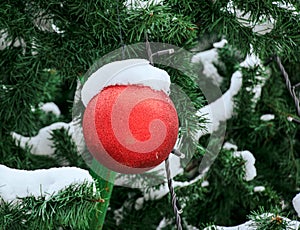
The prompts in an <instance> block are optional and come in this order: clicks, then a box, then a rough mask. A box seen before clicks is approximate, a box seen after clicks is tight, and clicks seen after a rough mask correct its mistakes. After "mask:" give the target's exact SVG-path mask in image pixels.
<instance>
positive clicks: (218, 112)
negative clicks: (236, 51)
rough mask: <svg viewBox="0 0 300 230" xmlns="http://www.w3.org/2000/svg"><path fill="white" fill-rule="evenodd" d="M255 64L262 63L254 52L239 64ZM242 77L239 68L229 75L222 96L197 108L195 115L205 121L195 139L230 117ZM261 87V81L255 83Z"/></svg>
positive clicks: (211, 130)
mask: <svg viewBox="0 0 300 230" xmlns="http://www.w3.org/2000/svg"><path fill="white" fill-rule="evenodd" d="M256 65H262V63H261V60H260V59H259V58H258V57H257V56H256V55H255V54H254V53H251V54H248V55H247V56H246V58H245V60H244V61H243V62H242V63H241V64H240V66H241V67H245V68H252V67H254V66H256ZM242 77H243V76H242V72H241V70H237V71H236V72H234V73H233V74H232V77H231V82H230V88H229V89H228V90H227V91H226V92H225V93H224V94H223V96H222V97H220V98H219V99H217V100H216V101H214V102H212V103H210V104H209V105H206V106H204V107H202V108H201V109H200V110H198V112H197V113H196V114H197V116H201V117H203V118H205V119H206V120H207V123H206V124H205V126H206V129H201V130H199V131H198V132H197V133H196V135H195V139H199V138H200V137H201V136H203V135H205V134H211V133H212V132H214V131H216V130H217V129H218V127H219V124H220V122H221V121H226V120H227V119H229V118H231V117H232V115H233V109H234V96H235V95H236V94H237V93H238V92H239V90H240V89H241V87H242ZM262 87H263V83H259V84H258V85H257V88H262ZM259 96H260V94H259V95H258V96H257V98H255V100H258V97H259Z"/></svg>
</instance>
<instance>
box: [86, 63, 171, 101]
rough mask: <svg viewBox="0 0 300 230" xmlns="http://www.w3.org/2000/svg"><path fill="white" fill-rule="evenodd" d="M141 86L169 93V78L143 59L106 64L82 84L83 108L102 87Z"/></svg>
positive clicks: (165, 73) (162, 71) (164, 72)
mask: <svg viewBox="0 0 300 230" xmlns="http://www.w3.org/2000/svg"><path fill="white" fill-rule="evenodd" d="M133 84H135V85H143V86H149V87H151V88H152V89H154V90H159V91H160V90H161V91H164V92H165V93H166V94H169V93H170V84H171V81H170V76H169V74H168V73H167V72H166V71H164V70H162V69H159V68H156V67H154V66H152V65H150V63H149V61H147V60H145V59H127V60H122V61H115V62H111V63H109V64H106V65H104V66H102V67H101V68H99V69H98V70H97V71H96V72H94V73H93V74H92V75H91V76H90V77H89V78H88V80H87V81H86V82H85V83H84V85H83V87H82V90H81V100H82V102H83V104H84V105H85V106H87V104H88V103H89V101H90V100H91V99H92V98H93V97H94V96H95V95H97V94H98V93H99V92H100V91H101V90H102V89H103V88H104V87H107V86H111V85H133Z"/></svg>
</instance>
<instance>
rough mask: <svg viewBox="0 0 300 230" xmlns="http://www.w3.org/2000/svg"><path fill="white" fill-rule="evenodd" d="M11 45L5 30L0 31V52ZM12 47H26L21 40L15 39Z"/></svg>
mask: <svg viewBox="0 0 300 230" xmlns="http://www.w3.org/2000/svg"><path fill="white" fill-rule="evenodd" d="M11 43H12V41H11V40H9V39H8V33H7V32H6V31H5V30H3V29H2V30H0V50H4V49H5V48H6V47H8V46H10V45H11ZM13 46H14V47H19V46H21V47H23V48H25V47H26V44H25V41H24V39H22V38H16V39H15V41H14V43H13Z"/></svg>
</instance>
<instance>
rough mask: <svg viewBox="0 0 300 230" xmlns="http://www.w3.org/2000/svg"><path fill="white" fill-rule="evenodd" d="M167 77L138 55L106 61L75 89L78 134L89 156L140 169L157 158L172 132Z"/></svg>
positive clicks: (122, 168) (120, 168)
mask: <svg viewBox="0 0 300 230" xmlns="http://www.w3.org/2000/svg"><path fill="white" fill-rule="evenodd" d="M169 87H170V77H169V75H168V74H167V72H165V71H164V70H161V69H158V68H156V67H154V66H152V65H150V64H149V61H147V60H144V59H128V60H123V61H115V62H112V63H109V64H106V65H104V66H102V67H101V68H99V69H98V70H97V71H96V72H94V73H93V74H92V75H91V76H90V77H89V78H88V79H87V81H86V82H85V84H84V85H83V88H82V90H81V100H82V102H83V104H84V106H85V107H86V109H85V111H84V115H83V119H82V127H83V135H84V139H85V143H86V146H87V148H88V150H89V151H90V153H91V154H92V156H93V157H94V158H95V159H96V160H97V161H98V162H99V163H100V164H102V165H103V166H105V167H106V168H108V169H110V170H113V171H115V172H119V173H125V174H133V173H143V172H145V171H148V170H150V169H152V168H154V167H155V166H157V165H159V164H160V163H162V162H163V161H164V160H165V159H166V158H167V157H168V156H169V153H170V152H171V151H172V149H173V148H174V145H175V143H176V140H177V136H178V117H177V112H176V109H175V107H174V104H173V103H172V101H171V99H170V98H169V96H168V94H169V91H170V89H169Z"/></svg>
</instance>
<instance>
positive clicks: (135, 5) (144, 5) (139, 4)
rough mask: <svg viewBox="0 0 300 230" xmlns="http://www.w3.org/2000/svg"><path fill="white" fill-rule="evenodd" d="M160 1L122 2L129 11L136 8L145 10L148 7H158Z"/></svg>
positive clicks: (130, 0)
mask: <svg viewBox="0 0 300 230" xmlns="http://www.w3.org/2000/svg"><path fill="white" fill-rule="evenodd" d="M162 2H163V1H162V0H150V1H139V0H127V1H125V2H124V4H125V6H126V7H127V8H129V9H136V8H147V7H148V6H149V5H151V4H153V5H159V4H162Z"/></svg>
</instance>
